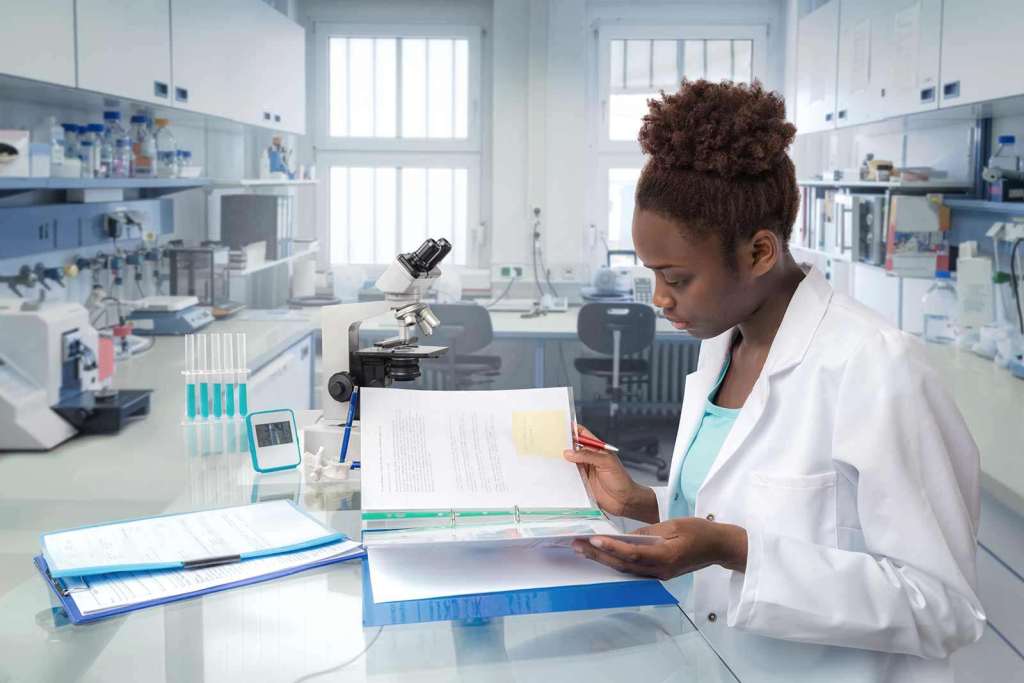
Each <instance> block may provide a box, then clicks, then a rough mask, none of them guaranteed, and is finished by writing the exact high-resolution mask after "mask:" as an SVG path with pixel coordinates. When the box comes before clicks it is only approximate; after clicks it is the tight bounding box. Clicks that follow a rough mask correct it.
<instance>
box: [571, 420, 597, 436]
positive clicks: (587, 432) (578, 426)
mask: <svg viewBox="0 0 1024 683" xmlns="http://www.w3.org/2000/svg"><path fill="white" fill-rule="evenodd" d="M576 430H577V431H578V432H579V433H580V434H582V435H583V436H589V437H590V438H591V439H596V438H597V436H595V435H594V432H592V431H590V430H589V429H587V428H586V427H584V426H583V425H581V424H579V423H576Z"/></svg>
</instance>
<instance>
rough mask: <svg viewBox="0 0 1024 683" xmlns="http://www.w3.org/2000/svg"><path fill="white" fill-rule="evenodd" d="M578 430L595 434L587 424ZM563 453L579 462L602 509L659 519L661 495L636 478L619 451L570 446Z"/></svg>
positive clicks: (651, 519)
mask: <svg viewBox="0 0 1024 683" xmlns="http://www.w3.org/2000/svg"><path fill="white" fill-rule="evenodd" d="M579 431H580V434H583V435H585V436H589V437H592V438H596V437H594V435H593V434H592V433H591V432H590V431H589V430H588V429H586V428H585V427H582V426H580V427H579ZM564 455H565V459H566V460H568V461H569V462H574V463H576V464H577V465H578V466H579V468H580V473H581V474H583V478H584V479H585V480H586V482H587V485H588V486H589V487H590V492H591V493H592V494H593V495H594V498H595V499H596V500H597V504H598V505H599V506H600V508H601V509H602V510H604V511H605V512H607V513H609V514H612V515H616V516H619V517H629V518H631V519H637V520H640V521H642V522H647V523H648V524H657V523H658V522H659V521H660V520H659V518H658V499H657V497H656V496H655V495H654V491H653V490H652V489H651V488H650V487H649V486H641V485H640V484H637V483H636V482H635V481H633V478H632V477H630V476H629V473H628V472H627V471H626V468H625V467H623V466H622V462H621V461H620V460H619V457H618V456H617V455H615V454H614V453H608V452H607V451H597V450H593V449H590V448H579V449H578V450H572V449H570V450H567V451H565V453H564Z"/></svg>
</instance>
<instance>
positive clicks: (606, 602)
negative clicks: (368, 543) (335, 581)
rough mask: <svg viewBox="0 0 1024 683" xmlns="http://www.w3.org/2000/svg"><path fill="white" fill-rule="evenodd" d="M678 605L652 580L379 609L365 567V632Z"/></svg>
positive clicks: (456, 597)
mask: <svg viewBox="0 0 1024 683" xmlns="http://www.w3.org/2000/svg"><path fill="white" fill-rule="evenodd" d="M675 604H678V601H677V600H676V599H675V598H674V597H672V594H671V593H669V592H668V591H667V590H666V589H665V587H664V586H663V585H662V584H661V582H660V581H655V580H654V579H637V580H636V581H620V582H617V583H596V584H589V585H583V586H558V587H555V588H531V589H525V590H515V591H504V592H500V593H481V594H476V595H453V596H450V597H445V598H428V599H425V600H401V601H397V602H380V603H377V602H374V601H373V587H372V586H371V585H370V566H369V562H368V561H366V562H363V626H392V625H395V624H418V623H422V622H427V621H465V620H471V619H491V618H494V617H507V616H515V615H520V614H543V613H546V612H571V611H575V610H590V609H609V608H613V607H643V606H648V605H675Z"/></svg>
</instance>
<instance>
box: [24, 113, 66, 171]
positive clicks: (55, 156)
mask: <svg viewBox="0 0 1024 683" xmlns="http://www.w3.org/2000/svg"><path fill="white" fill-rule="evenodd" d="M32 142H33V143H38V144H40V145H44V146H45V149H46V156H47V157H48V161H49V167H50V172H49V173H47V175H53V176H59V175H60V171H59V169H60V166H62V165H63V164H64V128H63V127H62V126H60V125H58V124H57V117H56V116H47V117H46V118H44V119H43V120H42V121H41V122H40V123H39V125H38V126H37V127H36V130H35V133H34V134H33V140H32ZM33 175H35V174H33Z"/></svg>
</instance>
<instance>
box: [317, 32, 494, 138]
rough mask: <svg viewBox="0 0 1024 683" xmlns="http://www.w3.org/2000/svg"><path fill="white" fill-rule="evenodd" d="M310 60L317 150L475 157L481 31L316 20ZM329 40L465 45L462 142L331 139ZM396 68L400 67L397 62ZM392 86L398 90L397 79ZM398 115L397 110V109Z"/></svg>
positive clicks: (478, 133) (479, 116)
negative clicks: (454, 42)
mask: <svg viewBox="0 0 1024 683" xmlns="http://www.w3.org/2000/svg"><path fill="white" fill-rule="evenodd" d="M314 34H315V44H316V47H315V53H314V54H315V61H316V65H317V70H316V71H317V76H316V84H317V96H316V121H315V126H316V128H315V129H316V139H317V149H318V150H325V151H342V150H353V151H378V152H470V153H474V154H479V153H480V146H481V137H482V136H481V120H480V118H481V106H480V97H481V89H482V83H481V61H482V57H483V55H482V53H481V43H482V38H483V29H482V28H481V27H479V26H464V25H441V24H437V25H430V24H405V25H403V24H346V23H338V22H317V23H316V25H315V29H314ZM331 38H444V39H464V40H467V41H468V42H469V50H468V61H467V64H468V67H469V74H468V80H467V83H466V96H467V111H466V133H467V136H466V137H465V138H377V137H348V136H343V137H337V136H332V135H331V134H330V133H331V131H330V95H331V93H330V40H331ZM398 68H399V69H401V64H400V63H399V64H398ZM398 87H399V88H400V87H401V81H399V85H398ZM398 116H399V117H400V116H401V111H398Z"/></svg>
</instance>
